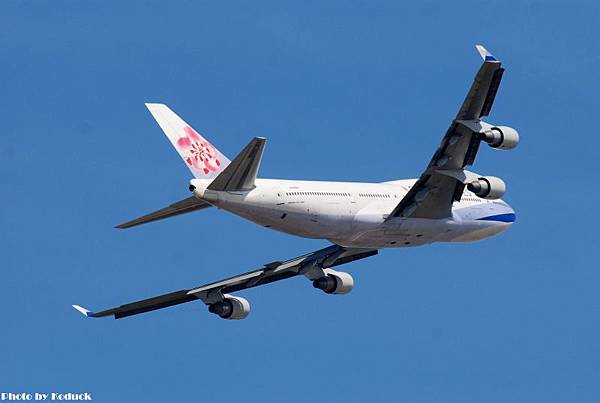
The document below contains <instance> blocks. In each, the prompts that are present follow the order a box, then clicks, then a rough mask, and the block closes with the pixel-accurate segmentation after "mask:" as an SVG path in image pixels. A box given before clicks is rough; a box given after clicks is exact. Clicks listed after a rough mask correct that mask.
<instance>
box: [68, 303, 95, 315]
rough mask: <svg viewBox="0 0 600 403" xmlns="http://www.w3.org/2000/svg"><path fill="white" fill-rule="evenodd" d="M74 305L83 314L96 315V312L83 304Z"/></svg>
mask: <svg viewBox="0 0 600 403" xmlns="http://www.w3.org/2000/svg"><path fill="white" fill-rule="evenodd" d="M72 306H73V308H75V309H77V310H78V311H79V312H81V314H83V315H85V316H87V317H90V316H94V312H92V311H90V310H88V309H85V308H84V307H82V306H79V305H72Z"/></svg>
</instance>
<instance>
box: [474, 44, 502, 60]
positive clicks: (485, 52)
mask: <svg viewBox="0 0 600 403" xmlns="http://www.w3.org/2000/svg"><path fill="white" fill-rule="evenodd" d="M475 49H477V52H479V55H480V56H481V58H482V59H483V61H485V62H497V61H498V59H496V57H495V56H494V55H493V54H491V53H490V51H489V50H487V49H486V48H485V47H484V46H483V45H475Z"/></svg>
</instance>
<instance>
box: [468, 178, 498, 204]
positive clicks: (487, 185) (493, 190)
mask: <svg viewBox="0 0 600 403" xmlns="http://www.w3.org/2000/svg"><path fill="white" fill-rule="evenodd" d="M467 189H469V190H470V191H471V192H473V193H475V194H476V195H477V196H479V197H481V198H483V199H490V200H494V199H499V198H501V197H502V196H503V195H504V192H506V185H505V184H504V181H503V180H502V179H500V178H496V177H495V176H483V177H481V178H479V179H477V180H476V181H473V182H471V183H469V184H468V185H467Z"/></svg>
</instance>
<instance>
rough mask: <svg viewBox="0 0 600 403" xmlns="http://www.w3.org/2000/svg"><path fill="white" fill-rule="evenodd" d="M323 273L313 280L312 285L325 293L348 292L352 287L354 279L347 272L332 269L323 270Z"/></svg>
mask: <svg viewBox="0 0 600 403" xmlns="http://www.w3.org/2000/svg"><path fill="white" fill-rule="evenodd" d="M323 272H324V273H325V275H324V276H323V277H320V278H318V279H316V280H314V281H313V287H315V288H318V289H319V290H323V291H324V292H326V293H327V294H348V293H349V292H350V291H352V287H354V279H353V278H352V276H351V275H350V274H348V273H345V272H343V271H335V270H332V269H325V270H323Z"/></svg>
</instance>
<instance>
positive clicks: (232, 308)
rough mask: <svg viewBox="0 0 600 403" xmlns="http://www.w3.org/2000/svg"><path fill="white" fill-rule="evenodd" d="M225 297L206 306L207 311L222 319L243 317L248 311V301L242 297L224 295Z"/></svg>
mask: <svg viewBox="0 0 600 403" xmlns="http://www.w3.org/2000/svg"><path fill="white" fill-rule="evenodd" d="M224 296H225V298H224V299H222V300H220V301H217V302H215V303H212V304H210V305H209V306H208V311H209V312H211V313H214V314H215V315H219V316H220V317H221V318H223V319H230V320H234V319H245V318H246V316H248V314H249V313H250V303H249V302H248V300H247V299H245V298H242V297H234V296H232V295H227V294H225V295H224Z"/></svg>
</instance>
